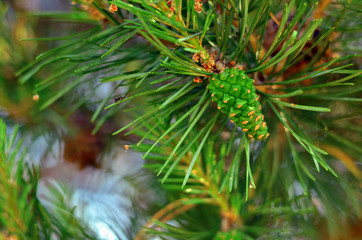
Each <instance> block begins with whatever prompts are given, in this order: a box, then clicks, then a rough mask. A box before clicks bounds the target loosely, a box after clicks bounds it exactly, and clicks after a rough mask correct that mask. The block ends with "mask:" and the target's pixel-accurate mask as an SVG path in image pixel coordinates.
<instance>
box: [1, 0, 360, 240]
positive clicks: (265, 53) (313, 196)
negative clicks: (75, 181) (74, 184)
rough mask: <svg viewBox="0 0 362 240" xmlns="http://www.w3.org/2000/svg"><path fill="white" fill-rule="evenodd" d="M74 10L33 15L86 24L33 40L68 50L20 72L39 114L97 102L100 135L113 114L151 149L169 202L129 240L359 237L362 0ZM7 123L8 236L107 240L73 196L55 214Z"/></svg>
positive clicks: (4, 188)
mask: <svg viewBox="0 0 362 240" xmlns="http://www.w3.org/2000/svg"><path fill="white" fill-rule="evenodd" d="M72 4H73V9H72V11H71V12H67V13H63V12H61V13H34V14H32V15H33V16H32V17H40V18H50V19H57V20H61V21H66V22H72V23H76V24H78V26H79V29H81V30H79V29H78V32H76V33H72V34H70V35H66V36H57V37H50V38H46V39H45V38H40V39H32V40H37V41H44V42H47V41H54V42H56V44H55V46H56V47H54V48H52V49H50V50H48V51H46V52H44V53H42V54H41V55H39V56H38V57H36V58H35V59H34V60H32V61H31V62H30V63H28V64H27V65H26V66H22V68H20V66H16V67H15V68H17V69H16V70H17V72H16V80H17V81H18V82H19V84H22V85H20V86H19V88H20V87H21V86H27V87H28V88H31V89H32V91H33V94H34V99H35V100H37V101H38V103H37V104H36V107H35V108H36V110H34V111H35V112H36V113H38V114H44V113H48V114H53V113H54V112H55V111H54V108H52V106H54V105H57V106H58V107H59V106H62V107H63V108H67V112H66V113H65V114H64V115H65V116H67V115H68V116H69V115H71V113H73V112H74V111H76V110H77V109H81V110H80V111H85V110H84V109H87V111H88V112H91V114H92V115H91V116H90V117H89V118H90V119H91V121H92V122H93V123H94V128H93V129H92V134H94V135H95V136H96V137H97V138H102V137H103V138H105V135H104V132H107V134H109V135H110V134H111V131H113V129H111V130H109V129H107V127H108V126H107V124H106V123H107V122H108V121H112V122H117V121H118V124H120V125H122V126H121V127H120V128H119V129H118V130H114V131H113V135H117V136H122V138H123V136H124V135H125V136H134V138H123V139H126V141H127V142H126V144H125V145H124V147H125V149H126V150H129V151H138V152H142V153H143V157H144V159H145V160H146V164H145V165H144V167H145V168H147V169H149V170H150V171H151V172H153V173H155V174H156V175H157V178H158V179H159V182H160V183H161V188H163V189H164V190H165V194H166V196H167V204H165V205H164V206H161V207H159V209H158V210H157V211H155V212H154V213H153V214H152V216H151V217H150V218H149V220H148V221H147V222H146V223H144V224H143V226H142V228H137V229H135V230H134V232H133V233H131V234H129V238H134V239H157V238H156V237H158V239H215V240H218V239H297V238H301V239H318V238H325V239H353V238H356V239H357V238H358V237H361V234H359V235H358V233H356V232H355V229H354V228H353V227H352V226H354V225H356V226H360V225H361V223H362V221H361V214H362V211H361V210H362V209H361V200H362V199H361V179H362V173H361V170H360V164H361V160H362V159H361V154H362V148H361V147H360V143H361V140H362V139H361V132H362V126H361V121H360V120H361V108H360V102H361V99H360V98H359V96H360V90H361V88H362V86H361V81H360V80H361V79H360V74H361V70H359V69H358V68H359V66H360V59H359V58H358V57H360V53H361V50H360V49H359V48H358V44H359V42H360V38H358V37H360V36H361V35H360V29H361V27H360V22H359V19H361V18H360V9H361V7H362V5H361V3H360V1H353V0H352V1H344V0H341V1H338V2H334V1H328V0H326V1H320V3H319V4H318V3H317V1H313V0H310V1H299V0H292V1H271V0H255V1H247V0H225V1H219V0H210V1H202V0H184V1H182V0H170V1H166V0H129V1H120V0H113V1H103V0H94V1H91V0H76V1H73V2H72ZM2 8H3V9H4V8H5V7H4V6H2ZM2 14H3V15H4V14H5V12H2ZM2 28H3V29H5V28H6V26H5V25H4V26H2ZM58 35H59V34H58ZM4 39H5V40H6V41H5V40H3V42H4V43H7V44H8V45H6V46H11V44H12V40H11V39H10V38H4ZM4 46H5V45H4ZM5 65H6V64H4V63H3V64H1V66H5ZM3 75H4V74H3ZM0 77H2V79H1V80H2V83H1V84H2V85H3V86H6V85H7V83H6V80H5V77H3V76H0ZM107 83H108V84H112V88H113V90H112V94H110V95H109V96H103V97H100V96H99V92H100V90H99V89H101V88H102V86H104V85H105V84H107ZM0 104H1V102H0ZM120 113H122V114H121V115H120ZM35 115H36V114H35ZM120 116H122V117H121V118H119V117H120ZM33 117H34V119H39V118H41V117H37V116H34V115H33ZM4 119H5V120H6V121H7V122H9V124H12V123H13V122H12V121H11V116H10V115H8V116H5V117H4ZM59 119H60V117H59V118H58V120H54V119H52V120H44V118H42V119H40V120H39V121H38V122H37V123H36V124H35V125H37V124H40V123H41V124H47V125H55V124H58V123H59V124H61V120H59ZM13 120H14V119H13ZM46 121H48V122H46ZM0 123H1V124H0V138H1V139H0V153H1V155H0V173H1V175H0V178H1V182H0V189H1V193H0V203H1V204H0V211H1V213H2V214H1V215H0V228H1V229H2V234H3V238H5V239H9V238H10V236H16V238H17V239H53V238H55V237H58V238H59V239H93V238H96V237H95V234H94V232H92V231H91V230H89V229H88V228H87V227H86V226H85V225H84V224H83V223H82V222H81V221H80V220H77V218H75V217H74V214H73V210H72V209H69V207H68V206H66V204H65V203H64V201H61V200H60V201H59V203H54V204H58V209H59V212H51V211H49V210H46V208H44V206H43V205H42V204H41V202H39V199H38V197H37V195H36V192H37V184H38V179H39V169H37V168H35V167H29V166H27V165H26V164H25V163H24V161H23V157H21V156H19V152H21V149H20V141H15V140H16V139H17V138H16V132H17V131H15V130H14V131H13V134H12V137H10V136H9V135H8V134H6V126H5V123H4V122H3V121H1V122H0ZM26 124H27V123H26ZM26 124H25V125H26ZM104 129H105V130H104ZM102 130H103V133H102V134H100V132H102ZM37 134H44V133H42V132H41V130H39V131H37ZM134 139H136V140H134ZM16 142H18V145H14V143H16ZM13 146H15V147H13ZM22 151H25V150H22ZM18 159H20V160H19V161H15V160H18ZM58 199H61V196H59V197H58ZM135 208H137V205H136V206H135ZM67 209H68V210H67Z"/></svg>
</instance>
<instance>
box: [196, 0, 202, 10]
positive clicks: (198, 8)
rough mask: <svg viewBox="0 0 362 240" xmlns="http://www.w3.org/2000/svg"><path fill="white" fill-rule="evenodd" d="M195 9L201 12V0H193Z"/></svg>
mask: <svg viewBox="0 0 362 240" xmlns="http://www.w3.org/2000/svg"><path fill="white" fill-rule="evenodd" d="M195 11H196V12H198V13H201V11H202V0H195Z"/></svg>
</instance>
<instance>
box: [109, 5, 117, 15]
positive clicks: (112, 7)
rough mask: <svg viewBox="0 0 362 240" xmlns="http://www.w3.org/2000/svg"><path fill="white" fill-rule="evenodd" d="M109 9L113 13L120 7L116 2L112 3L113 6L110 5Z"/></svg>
mask: <svg viewBox="0 0 362 240" xmlns="http://www.w3.org/2000/svg"><path fill="white" fill-rule="evenodd" d="M109 11H110V12H111V13H114V12H117V11H118V7H117V6H116V5H114V4H111V6H109Z"/></svg>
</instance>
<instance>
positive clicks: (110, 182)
mask: <svg viewBox="0 0 362 240" xmlns="http://www.w3.org/2000/svg"><path fill="white" fill-rule="evenodd" d="M61 145H62V143H59V142H57V143H55V144H54V145H53V146H52V149H53V150H54V151H53V152H49V153H47V154H46V157H49V159H47V160H48V161H46V162H44V160H43V161H42V162H44V163H45V164H44V166H43V167H42V171H41V179H40V182H39V185H38V197H39V199H40V200H41V202H42V203H43V204H44V206H45V207H46V208H47V209H48V210H49V211H51V212H53V211H54V212H56V211H57V202H58V201H59V194H60V195H62V197H63V201H64V202H65V204H66V205H67V207H68V209H71V208H73V207H76V208H75V216H76V217H77V218H79V219H81V220H82V221H83V222H84V223H85V224H86V225H87V226H89V228H90V229H92V230H93V231H94V232H95V233H96V234H97V235H98V237H99V239H105V240H108V239H109V240H113V239H122V240H123V239H132V236H133V235H134V234H136V233H135V232H132V231H133V230H132V229H135V228H139V227H140V226H141V225H142V223H144V222H145V221H146V220H147V219H146V216H145V215H138V214H140V211H138V210H139V209H145V208H147V205H148V204H149V203H154V202H156V201H158V200H159V199H158V198H159V197H158V196H157V195H156V193H155V192H154V191H153V190H152V186H150V183H151V182H152V177H151V176H149V175H148V174H147V173H146V172H145V171H144V170H142V165H143V160H142V158H141V155H140V154H138V153H135V152H132V151H130V150H128V151H127V152H126V151H125V149H124V148H123V146H122V145H121V144H119V145H115V146H114V147H113V148H112V150H111V151H110V152H109V153H107V154H105V155H104V156H103V157H104V158H106V159H102V162H104V163H105V164H104V168H102V169H98V168H93V167H86V168H84V169H80V168H79V167H78V166H77V165H76V164H74V163H69V162H66V161H60V162H59V160H61V159H59V158H58V157H60V158H61V156H60V155H58V154H59V153H61V152H62V151H58V149H62V146H61ZM57 155H58V157H56V156H57ZM134 175H136V177H135V178H134V179H128V178H129V177H132V176H134ZM147 175H148V176H147ZM140 176H141V177H140ZM54 190H56V191H55V192H54ZM132 219H137V221H136V222H137V224H138V225H139V226H134V224H135V221H134V220H132Z"/></svg>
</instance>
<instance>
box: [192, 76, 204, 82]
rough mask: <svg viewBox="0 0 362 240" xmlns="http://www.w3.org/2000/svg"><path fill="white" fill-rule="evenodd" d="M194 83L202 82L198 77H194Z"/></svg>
mask: <svg viewBox="0 0 362 240" xmlns="http://www.w3.org/2000/svg"><path fill="white" fill-rule="evenodd" d="M194 83H202V80H201V78H200V77H196V78H194Z"/></svg>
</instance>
